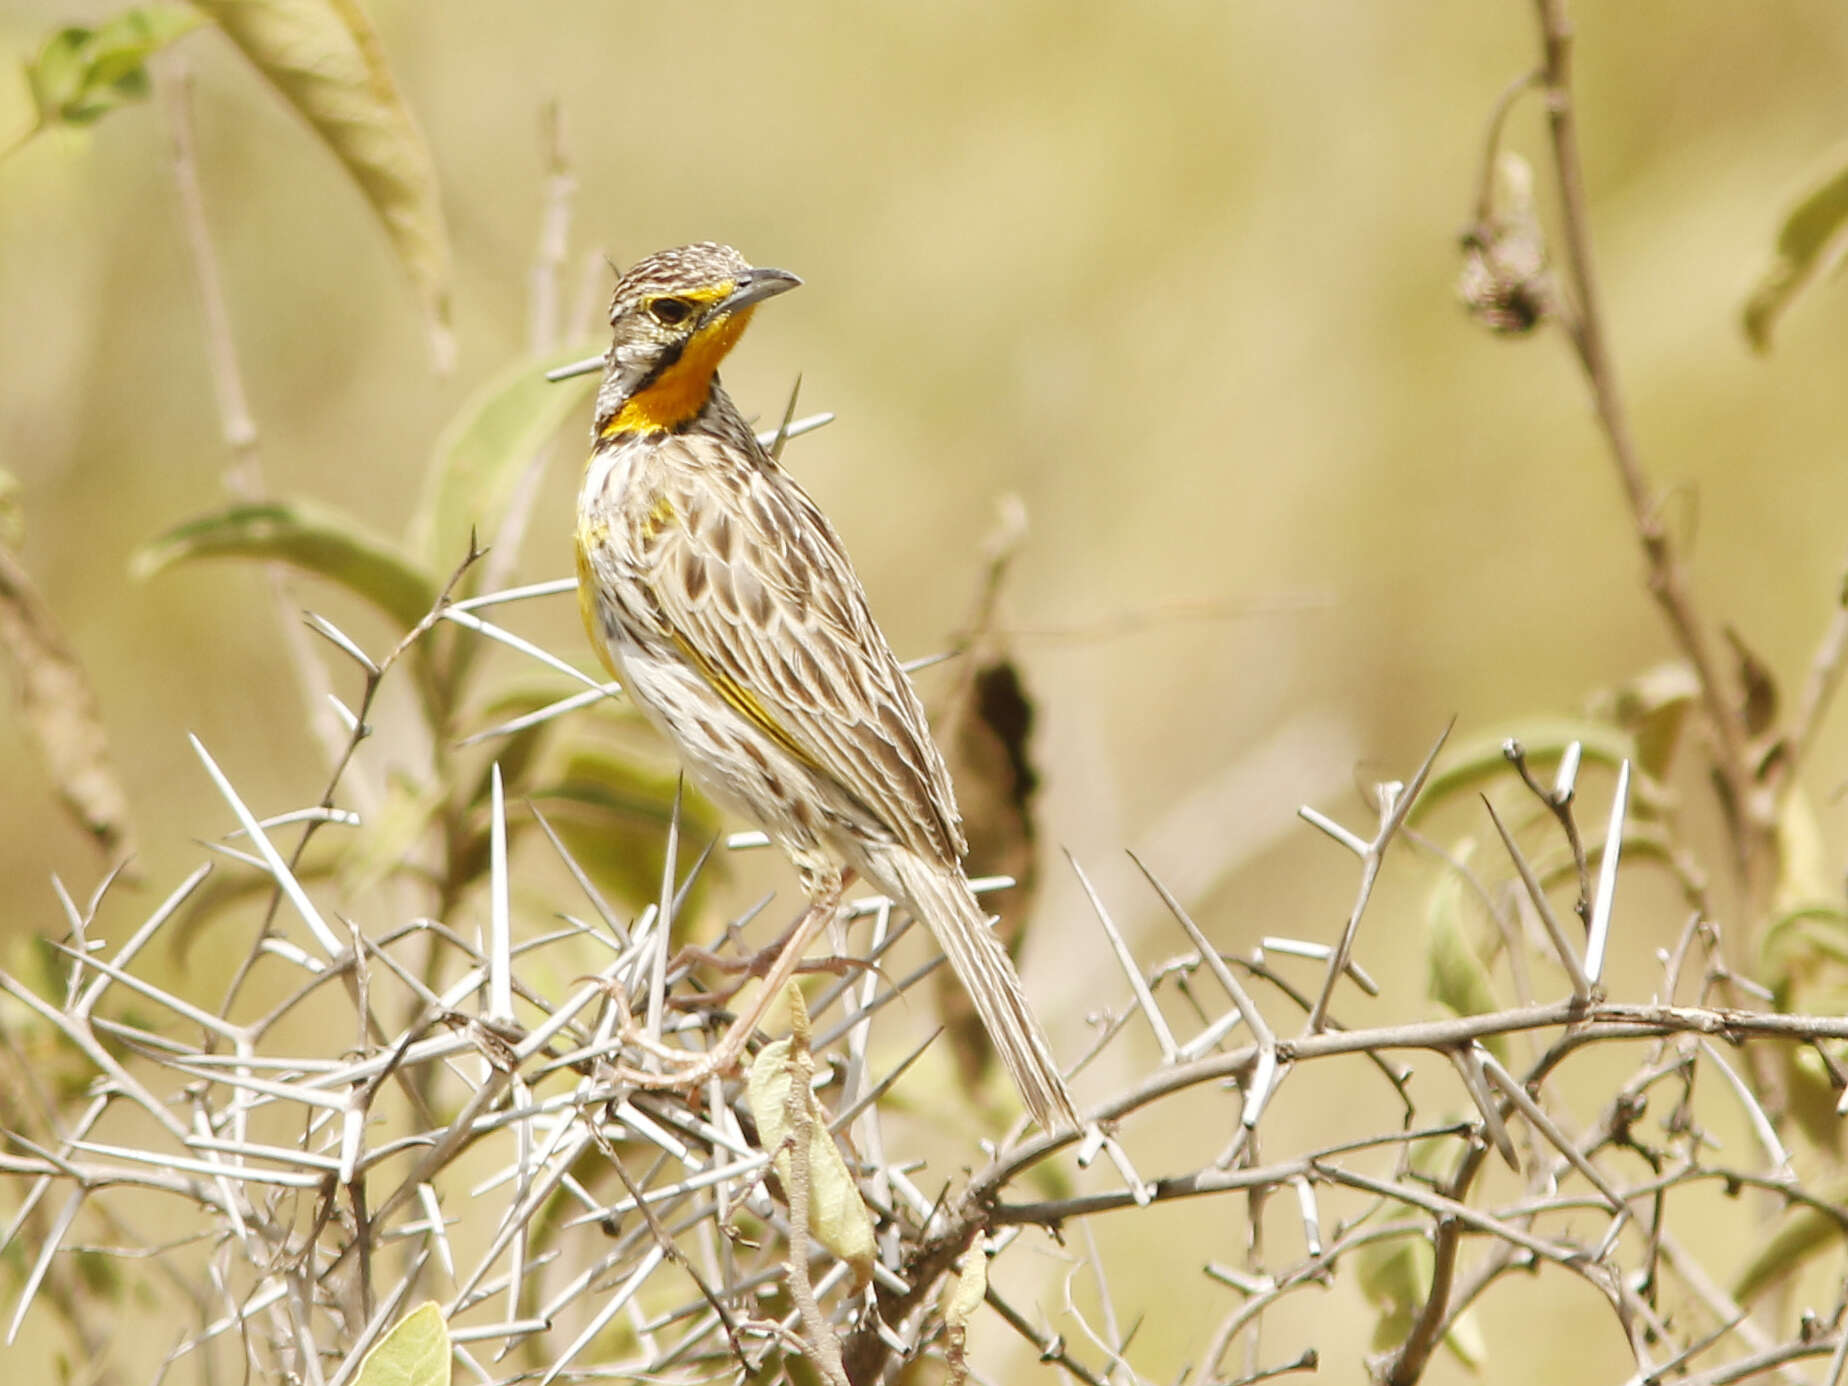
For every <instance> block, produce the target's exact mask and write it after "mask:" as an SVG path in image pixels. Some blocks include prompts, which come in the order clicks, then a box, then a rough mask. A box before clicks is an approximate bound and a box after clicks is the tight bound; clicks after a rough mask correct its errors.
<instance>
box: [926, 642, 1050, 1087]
mask: <svg viewBox="0 0 1848 1386" xmlns="http://www.w3.org/2000/svg"><path fill="white" fill-rule="evenodd" d="M1033 718H1034V707H1033V700H1032V698H1030V697H1029V696H1028V694H1027V690H1026V684H1025V682H1024V680H1023V679H1022V678H1021V674H1020V668H1019V666H1018V665H1017V664H1015V662H1014V661H1013V660H1012V659H1011V658H1009V657H1007V656H1006V655H992V656H990V657H988V658H987V659H985V660H984V659H973V658H972V659H971V660H970V670H969V676H968V677H967V678H966V679H964V680H963V681H962V682H961V683H959V685H958V687H957V689H956V691H955V693H954V695H953V699H952V701H951V703H950V704H949V706H948V708H947V709H946V711H945V714H944V715H943V717H941V718H940V719H939V722H938V735H939V737H940V744H941V745H942V746H943V748H944V755H945V759H946V760H948V762H949V766H950V778H951V781H952V782H953V783H954V784H955V786H956V802H957V806H958V807H959V808H960V809H961V810H962V817H963V830H964V832H965V833H966V834H967V835H968V838H969V855H968V856H967V857H966V858H964V861H963V866H964V869H965V870H967V871H968V873H969V874H970V875H971V876H1009V877H1012V878H1013V881H1014V888H1013V889H1012V890H1009V891H1008V892H1007V893H1006V895H1005V896H1004V897H1002V898H1003V899H1004V901H1005V905H1006V907H1005V908H1004V909H1003V910H1002V912H1001V919H1000V922H999V923H998V924H996V926H995V931H994V932H995V936H996V937H997V938H999V939H1000V940H1001V942H1002V945H1003V946H1004V947H1006V949H1007V950H1008V952H1009V953H1018V952H1019V951H1020V946H1021V943H1022V940H1023V939H1024V937H1025V934H1026V927H1027V921H1028V920H1029V919H1030V918H1031V917H1032V914H1033V903H1034V899H1035V897H1036V896H1037V895H1038V892H1039V829H1038V827H1037V825H1036V823H1035V821H1034V813H1033V799H1034V795H1035V794H1036V793H1037V792H1038V790H1039V772H1038V771H1037V770H1036V769H1035V768H1034V766H1033V761H1032V746H1031V740H1032V735H1033ZM936 992H937V1013H938V1015H940V1016H941V1017H942V1018H943V1025H944V1032H945V1037H946V1038H947V1039H948V1041H949V1046H950V1051H951V1052H952V1053H953V1054H954V1055H955V1056H956V1066H957V1068H958V1070H959V1071H960V1072H961V1074H962V1077H963V1079H964V1081H965V1082H970V1083H973V1082H974V1081H975V1080H977V1079H979V1078H980V1077H981V1076H982V1074H983V1073H984V1072H985V1071H986V1070H987V1069H988V1068H990V1067H991V1066H992V1063H993V1060H994V1044H993V1042H992V1041H991V1040H990V1039H989V1038H988V1030H987V1028H986V1027H985V1026H984V1025H983V1024H982V1020H981V1017H980V1016H979V1015H977V1014H976V1011H975V1003H974V1002H973V1001H971V1000H970V999H969V993H968V992H967V991H966V990H965V989H964V988H963V986H962V984H961V983H960V982H958V981H957V980H956V978H955V975H954V974H953V973H951V972H950V971H949V969H948V968H944V969H941V970H940V971H939V972H938V974H937V982H936Z"/></svg>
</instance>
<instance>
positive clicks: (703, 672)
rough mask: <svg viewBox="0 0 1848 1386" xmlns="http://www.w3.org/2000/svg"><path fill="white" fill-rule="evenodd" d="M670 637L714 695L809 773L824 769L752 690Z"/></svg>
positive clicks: (681, 639) (675, 634)
mask: <svg viewBox="0 0 1848 1386" xmlns="http://www.w3.org/2000/svg"><path fill="white" fill-rule="evenodd" d="M670 636H671V638H672V639H673V642H674V647H675V648H676V649H678V650H679V651H680V653H681V654H682V655H684V656H685V657H686V661H687V663H689V664H691V665H692V666H693V667H694V668H695V669H697V670H699V675H700V677H701V678H703V679H704V680H706V682H707V683H709V684H711V685H712V689H713V691H714V692H715V693H717V694H718V695H719V696H720V697H721V698H723V699H724V700H725V701H726V702H727V703H728V704H730V706H731V707H732V709H733V710H734V711H736V712H737V713H738V714H739V715H741V716H742V717H744V718H745V719H746V720H747V721H749V722H751V723H752V724H753V725H754V726H756V727H757V729H758V730H759V731H761V732H763V734H764V735H765V736H767V737H769V738H770V739H771V740H772V741H774V742H776V744H777V745H779V746H781V747H782V748H783V749H784V750H785V751H787V752H789V754H790V755H792V756H794V757H795V758H796V759H797V760H798V761H800V762H801V763H802V764H804V765H806V766H808V768H809V769H811V770H820V769H821V765H820V763H819V762H818V761H817V760H816V759H815V757H814V756H812V755H810V754H809V753H808V752H807V751H806V750H804V749H803V748H802V747H801V746H799V745H797V744H796V742H795V739H794V738H793V737H791V736H790V734H789V733H788V732H786V731H784V730H783V728H782V727H781V726H780V725H779V724H778V723H777V722H776V720H775V719H774V718H772V717H771V716H770V714H769V713H768V712H766V711H765V710H764V705H763V704H762V703H760V702H758V701H757V698H756V696H755V695H754V694H752V692H751V691H750V690H749V689H748V688H746V687H745V686H744V685H743V684H741V683H739V682H738V681H737V680H736V679H734V678H732V677H731V676H730V675H729V674H726V673H724V672H723V671H721V670H719V669H715V668H714V667H713V666H712V663H711V661H709V660H707V659H706V658H705V657H704V656H702V655H701V654H700V653H699V651H698V650H695V649H694V648H693V647H692V646H691V645H689V644H687V642H686V640H685V638H684V637H682V635H681V634H680V632H679V631H672V632H670Z"/></svg>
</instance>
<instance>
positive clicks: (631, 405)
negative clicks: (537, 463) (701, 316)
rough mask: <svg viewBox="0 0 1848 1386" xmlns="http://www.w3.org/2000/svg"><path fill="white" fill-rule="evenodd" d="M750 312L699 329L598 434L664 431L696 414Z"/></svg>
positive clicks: (610, 436)
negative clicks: (673, 358)
mask: <svg viewBox="0 0 1848 1386" xmlns="http://www.w3.org/2000/svg"><path fill="white" fill-rule="evenodd" d="M753 311H754V310H753V309H751V308H740V309H739V310H738V311H737V312H735V313H727V314H726V315H725V316H724V317H722V318H720V319H718V321H716V322H713V323H709V324H707V325H706V326H705V327H702V328H701V329H700V330H699V332H698V333H697V334H695V336H694V338H693V340H692V341H690V342H688V343H687V345H686V349H685V350H684V351H682V352H681V353H680V359H679V360H678V361H676V362H674V364H673V365H671V366H669V367H668V368H667V369H666V370H664V371H662V372H661V374H660V375H659V376H658V377H657V378H656V379H655V380H654V382H653V383H652V384H650V385H649V386H648V388H647V389H645V390H638V391H637V392H636V393H635V394H633V395H631V396H629V398H628V399H627V400H625V401H623V406H622V408H620V409H618V410H617V411H616V417H615V418H613V419H611V420H610V421H609V422H608V423H606V424H605V425H603V436H604V437H605V438H613V437H615V436H616V435H617V434H618V433H659V432H665V431H666V430H668V429H671V428H677V427H678V426H679V425H681V424H683V423H685V422H686V421H687V420H688V419H690V418H692V417H693V416H694V415H696V414H698V413H699V411H700V410H701V409H703V408H704V407H705V404H706V396H707V395H708V394H709V393H711V390H712V377H713V376H714V375H715V374H716V373H717V372H718V369H719V362H721V361H723V360H724V359H725V353H726V352H728V351H730V350H731V349H732V347H733V346H734V345H735V344H736V343H737V341H738V338H739V336H740V334H742V333H743V331H744V329H745V327H746V326H747V325H748V324H749V323H750V321H751V313H752V312H753Z"/></svg>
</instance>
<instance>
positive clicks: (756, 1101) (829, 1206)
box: [745, 1000, 873, 1285]
mask: <svg viewBox="0 0 1848 1386" xmlns="http://www.w3.org/2000/svg"><path fill="white" fill-rule="evenodd" d="M796 1004H800V1001H799V1000H798V1001H797V1002H796ZM792 1044H793V1041H791V1040H787V1039H780V1040H775V1041H773V1042H771V1043H770V1044H767V1045H765V1046H764V1048H763V1049H762V1050H761V1051H760V1052H759V1053H758V1055H757V1058H756V1059H755V1060H754V1061H753V1062H752V1064H751V1072H750V1075H749V1077H748V1078H747V1079H746V1080H745V1093H746V1097H747V1098H748V1100H749V1101H750V1104H751V1114H752V1115H753V1116H754V1117H756V1118H757V1138H758V1148H759V1149H761V1150H765V1151H770V1152H772V1153H773V1154H772V1158H773V1162H774V1163H775V1165H776V1172H777V1177H778V1178H780V1179H781V1180H782V1181H783V1187H784V1188H785V1189H787V1188H788V1187H789V1180H790V1170H791V1164H792V1161H791V1159H790V1151H789V1149H788V1142H789V1136H790V1129H791V1128H790V1120H789V1103H790V1095H791V1089H790V1084H791V1080H792V1076H793V1075H795V1074H796V1073H797V1072H799V1071H802V1070H803V1069H804V1066H803V1065H801V1064H799V1063H797V1062H796V1059H795V1057H794V1055H793V1053H792V1050H791V1046H792ZM797 1100H798V1101H802V1102H806V1104H807V1106H808V1114H809V1120H808V1128H809V1157H808V1179H809V1218H808V1220H809V1232H810V1234H811V1235H812V1236H813V1237H814V1238H815V1240H816V1241H818V1242H820V1243H821V1244H822V1245H823V1246H825V1247H826V1248H827V1249H828V1250H829V1251H831V1252H833V1253H834V1254H835V1255H836V1256H838V1257H840V1258H841V1260H843V1261H845V1262H846V1263H847V1264H848V1265H849V1266H851V1267H852V1268H853V1273H854V1278H855V1279H856V1280H857V1281H858V1283H859V1284H861V1285H865V1284H866V1283H867V1282H868V1281H870V1280H871V1279H872V1276H873V1220H872V1217H871V1215H870V1214H869V1213H868V1212H867V1211H866V1202H865V1200H863V1199H862V1198H861V1197H860V1190H859V1189H858V1187H856V1186H855V1184H854V1182H853V1175H852V1174H851V1173H849V1172H848V1169H847V1162H846V1161H845V1160H843V1159H842V1158H841V1152H840V1148H839V1147H838V1146H836V1145H835V1144H834V1137H833V1136H831V1135H829V1134H828V1118H827V1114H826V1113H825V1112H824V1111H822V1108H821V1104H820V1103H819V1102H818V1101H816V1100H815V1094H814V1092H813V1091H812V1090H810V1089H809V1088H808V1087H807V1085H806V1084H804V1085H803V1088H802V1091H801V1093H800V1094H798V1096H797Z"/></svg>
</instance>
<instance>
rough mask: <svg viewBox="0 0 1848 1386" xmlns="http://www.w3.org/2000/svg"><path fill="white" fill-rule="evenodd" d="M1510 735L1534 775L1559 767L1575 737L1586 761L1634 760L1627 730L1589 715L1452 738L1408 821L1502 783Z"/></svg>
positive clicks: (1419, 819) (1610, 765) (1613, 763)
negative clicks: (1457, 798) (1468, 736)
mask: <svg viewBox="0 0 1848 1386" xmlns="http://www.w3.org/2000/svg"><path fill="white" fill-rule="evenodd" d="M1511 737H1512V738H1513V739H1514V740H1516V741H1519V742H1520V743H1521V746H1522V748H1523V750H1525V752H1526V755H1527V763H1528V764H1529V765H1530V766H1532V767H1534V769H1535V771H1536V773H1537V772H1538V771H1539V770H1540V768H1541V767H1543V766H1548V765H1556V764H1557V763H1558V761H1559V758H1560V757H1561V756H1562V755H1564V754H1565V750H1566V747H1567V746H1569V745H1571V744H1572V743H1573V742H1575V741H1576V742H1578V743H1579V747H1580V757H1581V761H1582V763H1583V764H1586V765H1602V766H1605V767H1606V768H1608V769H1611V770H1616V769H1617V767H1618V766H1620V765H1621V764H1622V763H1623V762H1624V760H1626V759H1628V758H1631V757H1632V756H1633V755H1634V753H1635V749H1636V748H1635V746H1634V744H1633V743H1632V741H1631V740H1630V738H1629V737H1628V736H1627V735H1625V734H1624V733H1623V732H1621V731H1618V730H1616V729H1615V728H1613V727H1611V726H1609V725H1608V724H1607V723H1604V722H1601V721H1594V720H1591V719H1589V718H1586V719H1575V718H1535V719H1533V720H1531V721H1524V722H1514V723H1511V724H1509V725H1508V726H1506V727H1504V728H1502V729H1501V730H1498V731H1494V732H1490V733H1488V734H1486V735H1482V736H1476V737H1472V738H1470V739H1468V740H1466V741H1460V742H1458V741H1453V742H1451V744H1450V748H1449V750H1448V751H1447V752H1446V754H1445V756H1444V763H1443V764H1442V765H1441V766H1439V767H1438V768H1437V769H1435V770H1433V771H1432V772H1431V778H1430V780H1429V781H1428V782H1427V783H1426V785H1425V791H1424V793H1422V794H1420V795H1419V796H1418V802H1417V803H1416V804H1414V805H1412V811H1411V816H1410V818H1409V819H1408V820H1407V821H1408V822H1410V823H1412V824H1413V825H1414V826H1417V825H1418V824H1420V823H1423V822H1424V821H1425V820H1426V819H1428V818H1429V817H1430V816H1431V815H1432V814H1433V813H1435V812H1437V810H1438V809H1439V808H1440V807H1441V806H1443V805H1444V804H1446V803H1449V802H1450V801H1452V800H1454V799H1455V798H1456V797H1457V796H1458V795H1460V794H1475V793H1478V792H1483V791H1486V790H1487V789H1488V788H1490V787H1492V786H1494V785H1498V784H1501V783H1503V782H1504V777H1505V776H1506V775H1507V773H1508V758H1507V756H1506V755H1504V754H1503V752H1502V747H1503V746H1505V745H1506V744H1507V742H1508V740H1509V738H1511Z"/></svg>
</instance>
